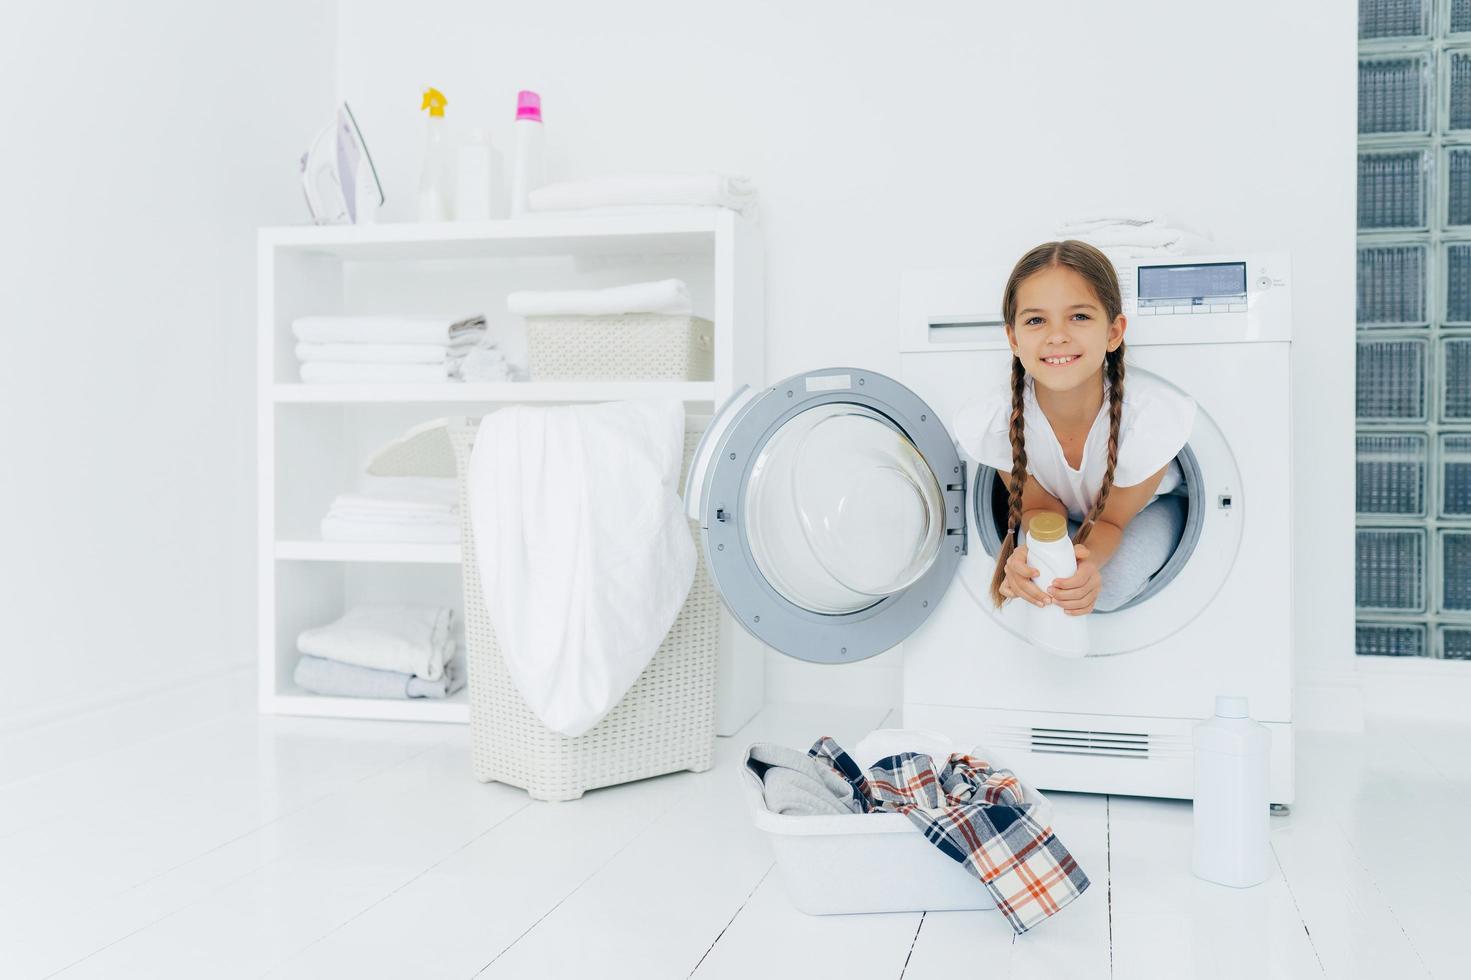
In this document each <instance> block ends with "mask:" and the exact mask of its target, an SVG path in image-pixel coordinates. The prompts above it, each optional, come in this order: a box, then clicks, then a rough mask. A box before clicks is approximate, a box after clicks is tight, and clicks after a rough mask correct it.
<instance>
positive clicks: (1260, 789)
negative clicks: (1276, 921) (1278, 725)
mask: <svg viewBox="0 0 1471 980" xmlns="http://www.w3.org/2000/svg"><path fill="white" fill-rule="evenodd" d="M1271 745H1272V733H1271V732H1269V731H1267V729H1266V727H1265V726H1264V725H1261V724H1258V723H1257V722H1254V721H1252V720H1251V718H1250V717H1248V715H1247V711H1246V698H1242V697H1227V696H1225V695H1217V697H1216V715H1215V717H1214V718H1210V719H1207V720H1206V721H1203V722H1201V723H1200V724H1198V725H1196V726H1195V804H1194V818H1195V850H1194V854H1193V857H1192V859H1191V869H1192V870H1193V871H1194V872H1195V875H1196V877H1198V878H1204V879H1205V880H1206V881H1214V882H1218V883H1219V884H1222V885H1230V886H1231V887H1232V888H1250V887H1251V886H1252V885H1258V884H1261V883H1262V882H1263V881H1266V880H1267V874H1268V871H1269V870H1270V868H1271V852H1270V847H1269V845H1268V843H1267V822H1268V820H1269V819H1270V809H1269V807H1268V804H1267V760H1268V755H1269V752H1270V750H1271Z"/></svg>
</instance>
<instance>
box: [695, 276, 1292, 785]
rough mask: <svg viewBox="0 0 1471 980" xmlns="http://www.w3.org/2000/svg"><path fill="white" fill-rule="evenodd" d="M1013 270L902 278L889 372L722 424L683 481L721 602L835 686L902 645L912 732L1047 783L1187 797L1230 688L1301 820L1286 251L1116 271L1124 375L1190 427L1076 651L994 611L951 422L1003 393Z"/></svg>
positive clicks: (994, 515)
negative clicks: (1169, 526) (1178, 491)
mask: <svg viewBox="0 0 1471 980" xmlns="http://www.w3.org/2000/svg"><path fill="white" fill-rule="evenodd" d="M1008 272H1009V268H1008V269H993V270H985V269H961V270H922V271H915V272H910V273H906V274H905V275H904V276H903V277H902V279H901V288H900V323H899V349H900V356H899V362H900V372H899V376H898V377H893V376H889V375H885V374H881V373H879V372H875V371H869V370H864V369H861V368H852V367H833V368H826V369H822V370H816V371H809V372H806V373H804V374H801V375H797V376H794V377H791V378H787V379H786V380H784V381H782V382H780V383H778V384H775V385H772V386H769V387H765V388H745V389H742V390H741V391H739V392H737V393H736V394H735V395H734V396H732V398H731V399H730V400H729V401H728V402H727V403H726V404H725V405H724V406H722V407H721V409H720V410H719V411H718V412H717V413H716V415H715V417H714V418H713V419H712V421H711V423H710V425H709V427H708V428H707V430H706V432H705V435H704V438H703V439H702V441H701V444H700V447H699V449H698V450H697V452H696V456H695V460H694V463H693V465H692V466H691V468H690V472H689V477H688V482H687V485H686V488H685V503H686V508H687V510H688V512H689V515H690V517H691V518H692V519H694V520H696V521H697V522H698V524H699V527H700V533H701V534H702V536H703V538H704V546H705V547H704V552H705V557H706V561H707V562H708V565H709V569H710V573H711V577H712V579H713V581H714V583H715V586H716V588H717V590H718V591H719V593H720V595H721V597H722V599H723V600H724V602H725V604H726V605H727V607H728V608H729V609H730V611H731V614H732V616H733V618H735V619H736V620H737V621H738V622H740V623H741V624H742V626H743V627H744V628H745V629H746V630H748V631H749V632H750V633H751V634H752V635H754V636H755V637H756V638H758V639H759V640H761V641H762V642H763V643H765V644H766V645H767V646H770V647H771V648H773V649H775V650H777V651H778V652H780V653H782V654H785V655H787V656H791V657H796V658H798V659H801V660H805V661H810V662H814V663H822V664H829V665H832V667H833V669H835V670H837V669H842V665H844V664H851V663H856V662H859V661H861V660H864V659H866V658H868V657H872V656H875V655H877V654H879V653H882V652H884V651H887V650H890V649H892V648H894V647H895V646H899V645H901V644H902V657H903V679H904V680H903V683H904V690H903V693H902V704H903V718H902V724H903V725H904V726H905V727H910V728H924V729H931V730H935V731H939V732H943V733H945V734H946V735H948V736H950V737H951V738H952V739H954V740H956V741H957V742H959V743H961V744H965V745H978V746H981V747H983V748H984V749H985V751H987V752H988V753H990V755H991V758H992V759H993V760H995V761H997V762H999V763H1001V764H1005V765H1007V766H1009V767H1011V768H1013V769H1015V770H1016V771H1018V772H1019V773H1022V774H1023V775H1024V777H1025V778H1026V779H1027V781H1028V782H1030V783H1032V784H1033V785H1035V786H1038V787H1040V788H1043V789H1054V790H1072V791H1081V792H1093V793H1119V794H1128V795H1141V796H1161V797H1177V798H1188V797H1190V795H1191V792H1192V787H1191V782H1192V754H1191V753H1192V749H1191V730H1192V727H1193V725H1194V724H1195V723H1196V722H1197V721H1198V720H1200V719H1201V718H1203V717H1205V716H1207V715H1209V714H1210V713H1211V710H1212V707H1213V703H1214V698H1215V695H1217V694H1239V695H1245V696H1246V697H1247V698H1248V699H1249V704H1250V709H1251V714H1252V716H1253V717H1254V718H1256V719H1257V720H1259V721H1261V722H1262V723H1263V724H1265V725H1266V726H1267V728H1268V729H1269V730H1270V731H1271V733H1272V750H1271V776H1270V789H1269V794H1270V797H1271V800H1272V802H1274V803H1283V804H1286V803H1290V802H1291V801H1292V798H1293V768H1292V759H1293V749H1292V704H1291V701H1292V697H1291V695H1292V618H1293V608H1292V595H1291V564H1292V556H1291V503H1292V491H1291V487H1292V484H1291V470H1290V463H1291V425H1290V414H1289V410H1290V404H1289V376H1288V372H1289V360H1290V349H1291V333H1292V316H1291V312H1292V301H1291V272H1290V265H1289V260H1288V257H1287V256H1286V255H1285V254H1282V253H1259V254H1228V255H1213V256H1190V257H1188V258H1185V257H1179V258H1173V257H1172V258H1171V259H1170V260H1168V261H1155V260H1134V261H1131V262H1129V263H1126V264H1121V265H1119V267H1118V272H1119V280H1120V286H1121V290H1122V294H1123V305H1124V315H1125V316H1126V317H1127V319H1128V328H1127V332H1126V335H1125V340H1126V342H1127V361H1126V364H1127V370H1128V372H1130V373H1131V374H1132V373H1142V372H1148V373H1150V374H1153V375H1155V376H1156V377H1157V378H1158V379H1160V380H1161V381H1163V382H1165V383H1168V384H1172V385H1174V386H1176V387H1177V388H1179V389H1180V390H1182V391H1184V392H1185V393H1187V394H1189V395H1190V396H1191V397H1192V398H1194V399H1195V401H1196V404H1197V406H1198V411H1197V413H1196V420H1195V426H1194V429H1193V431H1192V432H1191V435H1190V438H1189V440H1188V442H1187V444H1186V446H1185V448H1184V449H1183V450H1182V451H1181V453H1180V455H1179V457H1177V459H1178V462H1179V464H1180V469H1181V472H1182V474H1183V478H1184V482H1183V485H1182V490H1183V493H1184V494H1185V495H1186V501H1187V504H1186V514H1187V516H1186V521H1185V525H1186V526H1185V530H1184V533H1183V535H1182V537H1181V540H1180V542H1179V543H1178V544H1177V546H1176V548H1175V551H1174V553H1173V554H1172V556H1171V558H1170V559H1169V561H1167V562H1166V564H1165V565H1164V566H1163V567H1162V568H1161V569H1160V570H1159V571H1158V572H1157V573H1156V574H1155V575H1154V577H1153V578H1152V579H1151V581H1150V583H1149V585H1148V586H1147V587H1146V589H1145V590H1144V591H1143V592H1142V593H1141V594H1140V595H1139V596H1137V597H1136V598H1135V599H1134V600H1133V601H1131V602H1130V603H1128V604H1127V605H1125V606H1123V607H1122V608H1120V609H1117V610H1114V611H1112V612H1108V613H1100V612H1094V613H1092V614H1090V615H1089V617H1088V623H1089V630H1090V644H1089V651H1090V652H1089V655H1088V656H1086V657H1083V658H1067V657H1060V656H1057V655H1054V654H1051V653H1048V652H1046V651H1044V650H1042V649H1040V648H1038V647H1035V646H1033V645H1032V644H1030V643H1028V642H1027V640H1026V639H1025V638H1024V637H1023V636H1021V635H1019V634H1017V633H1014V632H1012V629H1011V627H1010V626H1008V625H1007V623H1006V622H1004V621H1003V620H1002V618H1001V616H1000V613H999V612H998V610H996V609H995V608H994V606H993V605H992V603H991V600H990V597H989V588H990V581H991V576H992V572H993V570H994V568H995V561H996V558H995V556H996V554H997V552H998V550H999V547H1000V541H1001V538H1002V535H1003V534H1004V532H1005V488H1004V485H1003V476H1004V474H998V473H997V472H996V471H994V470H992V469H991V468H990V467H987V466H983V465H980V464H978V463H977V462H976V461H975V460H972V459H968V458H967V457H966V455H965V453H964V452H963V450H961V449H960V447H959V446H958V444H957V442H956V439H955V437H954V434H953V433H952V432H951V431H950V430H949V428H948V427H947V420H949V419H952V418H954V416H955V413H956V412H957V410H958V409H959V408H960V407H961V406H963V405H964V404H966V403H967V402H968V401H970V400H971V399H973V398H975V397H977V396H978V395H980V394H981V393H983V392H985V391H987V390H989V389H992V388H994V387H995V386H997V385H998V384H1004V383H1006V380H1007V378H1008V370H1009V363H1010V358H1011V352H1010V349H1009V346H1008V344H1007V341H1006V336H1005V329H1004V323H1003V321H1002V319H1001V316H1000V314H999V310H1000V309H1001V295H1000V294H1001V288H1002V285H1003V284H1004V282H1005V280H1006V276H1007V273H1008ZM1127 376H1128V375H1126V381H1125V384H1126V385H1127ZM1104 574H1105V575H1106V574H1107V566H1105V567H1104Z"/></svg>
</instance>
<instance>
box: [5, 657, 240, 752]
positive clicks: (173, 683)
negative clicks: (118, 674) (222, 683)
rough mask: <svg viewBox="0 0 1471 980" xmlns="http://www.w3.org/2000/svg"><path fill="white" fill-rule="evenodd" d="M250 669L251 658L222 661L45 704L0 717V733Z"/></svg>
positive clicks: (67, 717) (62, 719) (36, 725)
mask: <svg viewBox="0 0 1471 980" xmlns="http://www.w3.org/2000/svg"><path fill="white" fill-rule="evenodd" d="M254 669H255V661H254V660H253V659H244V660H235V661H225V662H222V663H218V664H215V665H213V666H210V667H205V668H201V669H198V670H193V671H185V672H176V673H171V674H169V675H168V676H166V677H164V676H155V677H153V678H151V679H147V680H142V681H136V682H134V683H131V684H126V685H120V686H118V687H114V688H112V689H110V690H106V691H101V692H97V693H94V694H88V695H84V696H81V697H74V698H61V699H59V700H56V701H48V702H46V703H45V704H42V705H40V706H38V707H35V708H31V709H29V710H27V711H23V712H19V713H15V714H8V715H6V716H5V717H4V718H0V734H7V733H10V732H16V731H23V730H26V729H31V728H37V727H40V726H42V725H49V724H51V723H53V722H58V721H69V720H72V719H75V718H78V717H80V716H82V715H86V714H91V713H93V712H97V711H105V710H107V709H109V708H115V707H118V706H119V705H122V704H126V703H128V702H130V701H138V700H141V699H143V698H148V697H153V696H155V695H159V694H166V693H168V692H170V691H175V690H178V689H181V688H186V687H192V686H194V685H196V684H202V683H206V682H208V681H214V680H222V679H224V678H227V677H234V676H235V675H237V674H240V673H242V672H245V671H254Z"/></svg>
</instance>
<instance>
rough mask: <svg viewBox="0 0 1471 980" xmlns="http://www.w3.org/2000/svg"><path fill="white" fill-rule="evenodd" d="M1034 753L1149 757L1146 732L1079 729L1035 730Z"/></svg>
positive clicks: (1033, 733) (1032, 745)
mask: <svg viewBox="0 0 1471 980" xmlns="http://www.w3.org/2000/svg"><path fill="white" fill-rule="evenodd" d="M1031 748H1032V751H1033V752H1050V753H1052V754H1054V755H1110V756H1116V757H1118V758H1124V759H1144V758H1148V756H1149V735H1148V734H1147V733H1145V732H1088V731H1082V730H1080V729H1076V728H1033V729H1032V744H1031Z"/></svg>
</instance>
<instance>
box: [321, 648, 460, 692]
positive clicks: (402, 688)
mask: <svg viewBox="0 0 1471 980" xmlns="http://www.w3.org/2000/svg"><path fill="white" fill-rule="evenodd" d="M293 676H294V679H295V680H296V684H297V686H298V687H301V688H304V689H306V690H308V691H311V692H312V693H313V694H327V695H332V696H334V697H345V698H389V699H399V700H407V699H409V698H447V697H449V696H450V695H451V694H453V693H455V692H456V691H458V690H459V689H460V688H462V687H464V686H465V668H464V667H463V666H462V665H461V664H460V662H459V661H458V660H455V661H451V662H450V663H448V664H446V665H445V668H444V676H443V677H440V678H439V679H437V680H432V681H431V680H428V679H427V678H423V677H416V676H414V675H413V674H400V673H399V672H397V671H394V670H378V669H377V668H375V667H359V666H358V665H357V664H345V663H343V662H342V661H340V660H328V659H327V658H326V657H313V656H311V655H310V654H302V655H301V658H300V659H299V660H297V661H296V672H295V674H294V675H293Z"/></svg>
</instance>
